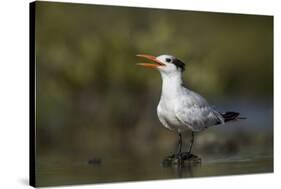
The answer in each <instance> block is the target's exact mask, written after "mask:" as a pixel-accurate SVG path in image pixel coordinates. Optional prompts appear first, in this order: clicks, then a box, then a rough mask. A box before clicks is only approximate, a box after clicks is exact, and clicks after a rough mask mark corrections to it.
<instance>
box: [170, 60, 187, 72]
mask: <svg viewBox="0 0 281 189" xmlns="http://www.w3.org/2000/svg"><path fill="white" fill-rule="evenodd" d="M172 63H173V64H175V65H176V67H177V68H180V69H181V71H182V72H183V71H184V70H185V64H184V63H183V62H182V61H181V60H179V59H177V58H175V59H173V61H172Z"/></svg>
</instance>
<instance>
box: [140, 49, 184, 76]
mask: <svg viewBox="0 0 281 189" xmlns="http://www.w3.org/2000/svg"><path fill="white" fill-rule="evenodd" d="M137 56H138V57H143V58H146V59H148V60H151V61H153V62H154V63H155V64H151V63H138V64H137V65H139V66H144V67H147V68H156V69H158V70H159V71H160V73H161V74H164V75H170V74H179V75H181V73H182V72H183V71H184V69H185V64H184V63H183V62H182V61H180V60H179V59H177V58H176V57H174V56H172V55H160V56H158V57H155V56H151V55H143V54H142V55H137Z"/></svg>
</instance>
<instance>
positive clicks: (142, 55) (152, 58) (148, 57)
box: [137, 54, 165, 68]
mask: <svg viewBox="0 0 281 189" xmlns="http://www.w3.org/2000/svg"><path fill="white" fill-rule="evenodd" d="M137 56H138V57H142V58H146V59H148V60H151V61H153V62H154V63H155V64H151V63H137V65H138V66H144V67H147V68H157V67H159V66H165V64H163V63H162V62H161V61H159V60H157V59H156V57H155V56H152V55H147V54H138V55H137Z"/></svg>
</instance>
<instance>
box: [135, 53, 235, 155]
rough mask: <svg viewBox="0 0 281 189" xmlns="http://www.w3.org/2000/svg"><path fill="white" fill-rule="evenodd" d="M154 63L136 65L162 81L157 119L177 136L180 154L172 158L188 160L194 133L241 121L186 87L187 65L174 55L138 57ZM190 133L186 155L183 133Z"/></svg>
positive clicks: (233, 114) (143, 55) (178, 152)
mask: <svg viewBox="0 0 281 189" xmlns="http://www.w3.org/2000/svg"><path fill="white" fill-rule="evenodd" d="M137 56H138V57H142V58H146V59H148V60H151V61H152V62H153V63H154V64H152V63H137V65H139V66H144V67H147V68H155V69H157V70H158V71H159V72H160V75H161V78H162V91H161V98H160V101H159V104H158V106H157V115H158V118H159V120H160V122H161V123H162V125H163V126H164V127H166V128H167V129H170V130H172V131H174V132H176V133H178V136H179V140H178V150H177V152H176V153H175V154H173V155H172V156H170V157H172V158H178V159H187V158H189V157H192V156H194V155H192V154H191V150H192V145H193V142H194V134H195V132H199V131H202V130H203V129H206V128H208V127H211V126H215V125H220V124H224V123H225V122H228V121H232V120H236V119H238V116H239V113H237V112H225V113H220V112H218V111H216V110H215V109H214V108H213V107H212V106H210V105H209V104H208V102H207V101H206V100H205V99H204V98H203V97H202V96H201V95H199V94H198V93H196V92H194V91H192V90H190V89H188V88H187V87H185V86H184V84H183V79H182V77H183V72H184V70H185V64H184V63H183V62H182V61H180V60H179V59H177V58H176V57H174V56H171V55H160V56H158V57H155V56H152V55H145V54H141V55H137ZM186 130H191V133H192V135H191V136H192V137H191V141H190V145H189V148H188V151H187V152H182V133H183V132H184V131H186Z"/></svg>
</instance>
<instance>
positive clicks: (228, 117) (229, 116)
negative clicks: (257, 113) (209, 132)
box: [221, 112, 246, 122]
mask: <svg viewBox="0 0 281 189" xmlns="http://www.w3.org/2000/svg"><path fill="white" fill-rule="evenodd" d="M221 115H222V117H223V119H224V122H228V121H232V120H237V119H246V118H244V117H238V116H239V115H240V113H238V112H225V113H221Z"/></svg>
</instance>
